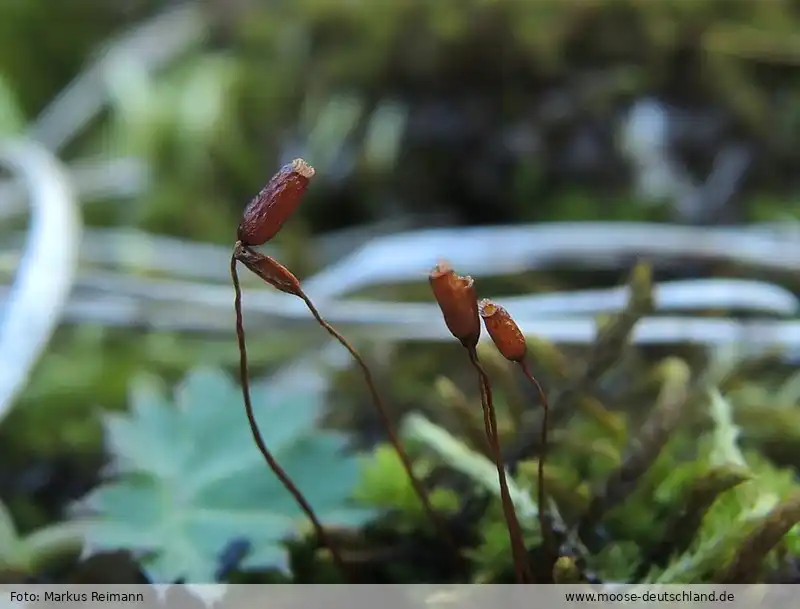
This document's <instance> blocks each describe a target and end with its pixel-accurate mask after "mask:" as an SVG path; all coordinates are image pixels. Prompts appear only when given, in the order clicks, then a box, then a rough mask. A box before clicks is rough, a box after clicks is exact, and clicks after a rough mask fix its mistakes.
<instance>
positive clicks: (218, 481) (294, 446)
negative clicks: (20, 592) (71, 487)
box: [81, 369, 373, 583]
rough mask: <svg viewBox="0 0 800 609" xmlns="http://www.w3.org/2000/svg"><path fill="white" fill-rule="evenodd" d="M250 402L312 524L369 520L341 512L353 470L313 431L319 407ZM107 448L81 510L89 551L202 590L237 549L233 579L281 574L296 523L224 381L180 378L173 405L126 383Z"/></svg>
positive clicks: (336, 441)
mask: <svg viewBox="0 0 800 609" xmlns="http://www.w3.org/2000/svg"><path fill="white" fill-rule="evenodd" d="M252 393H253V405H254V409H255V413H256V419H257V420H258V423H259V426H260V428H261V430H262V433H263V435H264V439H265V441H266V444H267V446H268V447H269V448H270V450H271V451H272V452H273V454H274V455H275V457H276V459H277V460H278V462H279V463H280V464H281V465H282V466H283V467H284V468H285V469H286V471H287V472H288V473H289V475H290V476H291V477H292V479H293V480H294V481H295V483H296V484H297V486H298V487H299V488H300V490H301V491H302V492H303V494H304V495H305V496H306V497H307V498H308V500H309V502H310V503H311V505H312V507H313V508H314V510H315V512H316V513H317V515H318V516H319V517H320V519H321V520H322V521H323V523H325V524H330V525H344V526H355V525H359V524H361V523H363V522H365V521H366V520H368V519H369V518H371V517H372V515H373V513H372V512H370V511H367V510H362V509H356V508H354V507H353V506H352V505H351V504H350V503H349V498H350V494H351V491H352V489H353V487H354V485H355V483H356V482H357V479H358V472H359V468H358V463H357V461H356V460H355V458H354V457H351V456H348V455H346V454H344V452H343V449H344V446H345V442H346V439H345V437H344V436H342V435H340V434H338V433H334V432H327V431H321V430H319V429H317V428H316V427H315V422H316V419H317V416H318V415H319V413H320V410H321V407H322V404H321V400H320V397H319V396H318V395H316V394H309V393H297V392H293V393H291V394H286V393H281V394H279V393H277V392H275V391H270V389H269V388H268V387H265V386H257V385H256V386H254V387H253V392H252ZM106 440H107V443H108V452H109V454H110V455H112V457H113V463H112V468H113V474H114V476H113V478H112V479H110V480H109V481H108V482H107V483H106V484H105V485H103V486H101V487H99V488H97V489H96V490H95V491H93V492H92V493H90V494H89V495H88V496H87V497H86V498H84V500H83V501H82V502H81V505H82V507H83V508H88V509H89V510H90V512H91V516H90V517H89V521H88V527H87V539H86V541H87V545H88V548H89V550H90V551H102V550H113V549H120V548H123V549H129V550H132V551H135V552H136V553H137V554H139V555H141V556H142V557H143V559H142V560H143V566H144V568H145V570H146V572H147V574H148V576H149V577H150V578H151V579H152V580H153V581H156V582H167V581H174V580H176V579H179V578H184V579H185V581H186V582H187V583H207V582H211V581H214V573H215V570H216V568H217V562H218V557H219V555H220V553H221V552H222V551H223V549H224V548H225V547H226V546H227V544H228V543H229V542H231V541H233V540H238V539H247V540H249V542H250V543H251V544H252V545H251V548H252V549H251V551H250V553H249V554H248V555H247V557H246V558H245V560H244V561H243V563H242V567H243V568H253V569H259V568H279V569H283V570H286V569H287V551H286V548H285V547H284V545H283V544H282V542H283V541H284V540H286V539H287V538H290V537H291V536H292V535H293V534H296V532H297V531H298V526H299V525H301V524H302V523H303V522H304V517H303V515H302V512H300V510H299V508H298V507H297V505H296V504H295V502H294V500H293V499H292V497H291V495H290V494H289V493H288V492H287V491H286V490H285V489H284V487H283V486H282V485H281V483H280V482H279V481H278V480H277V478H276V477H275V476H274V474H273V473H272V471H271V470H270V469H269V468H268V467H267V465H266V463H265V462H264V460H263V458H262V456H261V454H260V453H259V451H258V449H257V448H256V446H255V444H254V443H253V439H252V436H251V432H250V429H249V427H248V424H247V419H246V417H245V413H244V408H243V406H242V400H241V393H240V390H239V388H238V387H237V386H236V385H235V384H234V383H233V381H232V380H231V379H230V378H228V377H227V376H226V375H225V374H224V373H222V372H220V371H216V370H207V369H201V370H196V371H194V372H192V373H190V374H189V375H188V377H187V378H186V379H184V381H183V383H182V384H181V386H180V387H179V388H178V390H177V391H176V395H175V404H172V403H171V402H170V400H169V399H168V398H167V397H166V396H165V394H164V392H163V391H162V390H160V389H159V388H158V387H157V386H156V385H155V384H154V383H152V382H148V381H144V380H140V381H138V382H136V383H134V386H133V391H132V395H131V410H130V413H128V414H125V415H108V416H107V418H106Z"/></svg>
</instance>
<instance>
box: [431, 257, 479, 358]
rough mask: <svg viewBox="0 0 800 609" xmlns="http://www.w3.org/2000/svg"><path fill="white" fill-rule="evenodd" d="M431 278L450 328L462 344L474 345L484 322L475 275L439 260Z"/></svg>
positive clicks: (469, 347)
mask: <svg viewBox="0 0 800 609" xmlns="http://www.w3.org/2000/svg"><path fill="white" fill-rule="evenodd" d="M428 280H429V281H430V284H431V290H433V297H434V298H435V299H436V302H437V303H439V308H440V309H441V310H442V315H443V316H444V323H445V324H446V325H447V329H448V330H450V332H451V334H452V335H453V336H455V337H456V338H457V339H458V340H460V341H461V344H462V345H464V346H465V347H467V348H468V349H472V348H474V347H475V346H476V345H477V344H478V339H479V338H480V335H481V322H480V319H479V318H478V299H477V297H476V296H475V286H474V281H473V279H472V277H470V276H466V277H462V276H461V275H457V274H456V272H455V271H454V270H453V269H452V268H450V265H449V264H447V263H446V262H440V263H439V264H437V265H436V266H435V267H434V268H433V270H432V271H431V272H430V274H429V275H428Z"/></svg>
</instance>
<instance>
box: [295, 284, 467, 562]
mask: <svg viewBox="0 0 800 609" xmlns="http://www.w3.org/2000/svg"><path fill="white" fill-rule="evenodd" d="M298 295H299V296H300V298H301V299H302V300H303V302H305V303H306V306H307V307H308V310H309V311H310V312H311V315H313V316H314V319H316V320H317V323H318V324H319V325H320V326H322V328H324V329H325V331H326V332H328V334H330V335H331V336H332V337H333V338H335V339H336V340H337V341H338V342H339V343H340V344H341V345H342V346H343V347H344V348H345V349H347V351H348V352H349V353H350V355H351V356H352V357H353V359H354V360H355V361H356V363H357V364H358V366H359V367H360V368H361V372H362V374H363V376H364V380H365V381H366V383H367V387H368V388H369V392H370V394H371V396H372V401H373V402H374V404H375V408H376V409H377V410H378V414H379V415H380V417H381V420H382V422H383V426H384V428H385V429H386V433H387V435H388V436H389V441H390V442H391V443H392V446H393V447H394V449H395V451H396V452H397V456H398V457H400V461H401V462H402V464H403V468H404V469H405V471H406V474H407V475H408V478H409V480H410V481H411V484H412V486H413V487H414V491H415V492H416V494H417V497H419V500H420V503H422V506H423V508H424V510H425V512H426V513H427V515H428V518H429V519H430V520H431V522H433V524H434V525H435V526H436V528H437V529H438V530H439V534H440V535H441V537H442V538H443V539H444V541H445V542H446V543H447V545H448V546H450V550H451V551H452V552H453V555H454V557H455V558H456V560H457V559H458V557H459V553H458V546H457V545H456V543H455V541H454V539H453V537H452V535H451V534H450V530H449V529H448V528H447V525H446V524H445V522H444V520H443V519H442V518H441V516H439V514H438V513H437V512H436V510H434V509H433V505H431V502H430V498H429V497H428V493H427V492H426V491H425V488H424V487H423V486H422V483H421V482H420V480H419V478H417V476H416V475H415V474H414V470H413V468H412V465H411V460H410V459H409V458H408V455H407V454H406V451H405V450H404V449H403V446H402V445H401V444H400V439H399V437H398V435H397V430H396V428H395V425H394V422H393V421H392V419H391V417H389V413H388V411H387V410H386V407H385V406H384V404H383V401H382V400H381V397H380V395H379V394H378V390H377V389H376V388H375V382H374V380H373V378H372V372H371V371H370V369H369V366H367V363H366V362H365V361H364V359H363V358H362V357H361V354H359V353H358V351H356V349H355V348H354V347H353V346H352V345H351V344H350V343H349V342H348V341H347V339H346V338H345V337H344V336H342V335H341V334H340V333H339V331H338V330H336V328H334V327H333V326H331V325H330V324H329V323H328V322H327V321H325V319H324V318H323V317H322V315H320V313H319V311H318V310H317V307H315V306H314V303H313V302H311V299H310V298H309V297H308V296H307V295H306V293H305V292H303V291H302V290H300V292H299V294H298Z"/></svg>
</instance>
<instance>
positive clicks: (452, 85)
mask: <svg viewBox="0 0 800 609" xmlns="http://www.w3.org/2000/svg"><path fill="white" fill-rule="evenodd" d="M170 20H172V21H170ZM130 32H134V33H136V37H135V38H134V39H133V40H132V41H131V39H130V38H125V37H126V36H129V34H130ZM798 64H800V2H790V1H785V0H771V1H765V0H694V1H688V0H661V1H654V0H585V1H577V0H576V1H567V0H561V1H556V0H552V1H550V0H438V1H437V0H352V1H348V2H345V1H341V2H334V1H330V0H292V1H291V2H288V1H281V0H204V1H202V2H194V3H188V4H186V3H177V2H170V1H166V0H160V1H156V0H124V1H118V2H107V1H105V0H73V1H71V2H47V1H45V0H25V1H22V0H5V1H4V2H2V3H0V135H2V136H16V135H25V134H28V135H33V136H34V137H36V138H37V139H40V140H41V141H44V142H45V143H46V144H47V145H49V147H51V148H56V149H58V155H59V157H60V158H61V159H62V160H63V161H64V162H65V163H66V164H67V165H68V166H73V167H84V168H88V169H87V171H86V172H85V173H84V175H83V178H82V179H83V186H81V187H80V188H79V190H81V191H82V192H85V193H89V194H86V195H85V196H83V197H82V211H83V215H84V222H85V225H86V227H87V231H89V233H88V236H87V240H89V241H91V240H92V238H93V237H94V236H95V233H92V232H91V231H92V230H95V229H104V228H122V229H137V230H140V231H144V232H146V233H148V234H149V235H151V236H156V235H162V236H168V237H175V238H179V239H181V240H190V241H194V242H205V243H213V244H219V245H221V246H227V245H229V244H231V243H232V241H233V240H234V235H235V229H236V225H237V223H238V218H239V215H240V213H241V210H242V209H243V207H244V205H245V204H246V203H247V201H249V199H250V198H251V197H252V196H253V194H254V193H256V192H257V191H258V190H259V189H260V187H261V186H262V185H263V184H264V183H265V182H266V180H267V179H268V178H269V177H270V176H271V175H272V174H273V173H274V172H275V171H276V170H277V168H278V167H279V166H280V165H281V164H282V163H284V162H286V161H288V160H291V159H292V158H294V157H297V156H302V157H303V158H306V159H307V160H309V162H311V163H312V164H313V165H314V166H315V167H316V169H317V176H316V177H315V179H314V181H313V185H312V188H311V189H310V190H309V193H308V195H307V197H306V198H305V200H304V202H303V204H302V206H301V207H300V209H299V210H298V212H297V214H296V216H295V217H293V219H292V221H291V222H289V223H287V225H286V227H285V229H284V230H283V231H282V233H281V234H280V235H279V236H278V237H277V238H276V239H275V241H274V245H275V246H276V248H278V250H279V251H280V252H281V260H282V261H283V262H284V263H285V264H287V266H289V267H290V268H292V269H293V270H294V271H295V273H296V274H297V275H298V276H300V277H305V276H307V275H309V274H311V273H313V272H315V271H317V270H319V269H320V268H323V267H324V266H326V264H327V263H328V262H329V261H330V260H326V259H325V255H326V254H323V253H321V251H322V250H320V249H319V248H318V247H317V245H316V244H317V243H319V241H318V239H317V238H318V237H319V236H320V235H330V234H345V233H337V232H335V231H344V230H346V229H353V228H358V227H366V228H365V230H366V231H367V234H373V233H374V234H380V233H386V232H393V231H396V230H401V229H411V228H418V227H430V226H447V225H455V226H468V225H486V224H510V223H521V222H540V221H546V220H652V221H667V220H668V221H672V222H675V223H680V224H699V225H717V224H731V223H746V222H753V221H779V222H783V221H786V220H787V219H794V218H796V217H797V214H798V210H799V209H800V197H798V186H800V183H798V172H797V167H798V166H800V146H798V142H799V141H800V139H799V138H798V136H800V71H798V69H797V68H798ZM92 66H100V67H99V68H97V67H92ZM87 74H89V77H88V78H89V80H86V81H83V84H82V85H81V87H82V88H79V89H80V91H82V92H83V94H84V95H85V96H86V97H85V98H81V97H80V96H78V97H76V98H75V100H73V102H72V106H70V107H71V108H72V109H71V110H70V109H66V110H65V109H64V107H61V109H60V110H59V112H57V113H55V114H47V111H48V110H52V109H53V108H54V107H56V106H57V104H58V103H59V102H58V100H59V99H62V101H63V99H64V98H63V95H64V92H65V91H66V90H67V87H68V86H70V83H74V82H76V81H75V79H80V78H84V77H85V76H86V75H87ZM81 75H83V76H81ZM92 79H93V80H92ZM87 83H88V84H87ZM97 100H101V101H103V102H104V104H103V105H102V107H101V108H99V109H98V111H96V112H94V111H90V110H91V108H92V107H93V104H95V103H96V102H97ZM105 102H107V103H105ZM97 103H98V104H99V103H100V102H97ZM82 116H83V117H84V118H86V119H87V120H86V121H85V122H82V120H83V119H82V118H81V117H82ZM634 118H635V119H636V120H634ZM650 157H652V162H651V163H650V165H647V167H645V165H646V164H647V163H645V161H647V159H650ZM120 160H121V161H124V162H125V163H130V165H129V166H128V165H125V166H124V167H122V169H120V166H116V169H114V167H115V166H114V162H115V161H120ZM667 161H670V162H673V163H674V164H675V166H677V167H679V169H677V170H676V169H675V168H674V167H669V166H668V165H669V163H668V162H667ZM648 162H649V161H648ZM737 163H738V164H737ZM125 167H128V169H125ZM648 171H650V172H651V173H652V172H655V174H658V175H659V176H661V178H660V180H659V179H656V178H652V179H650V178H648V177H647V176H648V175H650V174H648V173H647V172H648ZM659 172H661V173H659ZM716 172H719V173H716ZM726 172H727V173H726ZM664 176H666V177H664ZM687 185H694V186H693V187H692V188H690V187H689V186H687ZM5 201H6V199H5V198H4V199H3V200H2V201H0V206H2V205H4V203H5ZM1 221H2V233H0V240H3V241H4V243H5V244H6V245H8V248H9V251H12V246H15V244H18V243H19V238H20V235H22V234H23V233H24V231H25V229H26V221H27V219H26V216H25V214H24V210H22V211H20V212H19V213H10V212H9V213H8V214H6V215H5V216H4V217H3V218H2V220H1ZM99 234H100V233H99V232H98V233H97V235H99ZM143 243H145V245H143V246H142V247H144V248H145V249H146V248H147V247H151V248H155V246H153V245H152V244H151V245H150V246H148V245H147V242H143ZM112 250H113V248H112ZM334 250H335V248H334ZM324 251H327V250H324ZM141 255H142V256H144V257H147V256H149V257H151V258H153V259H158V258H159V257H160V256H163V255H164V254H163V253H162V252H161V251H160V250H157V249H152V251H145V252H143V253H141ZM331 256H332V257H333V256H335V253H334V254H331ZM398 256H402V252H398ZM82 264H83V263H82ZM167 266H168V265H167ZM86 268H88V269H89V270H91V269H92V265H91V263H89V264H88V266H87V267H86ZM184 268H185V267H184ZM13 270H14V263H11V264H9V265H6V266H4V267H3V269H2V271H3V273H4V277H5V278H6V280H7V281H9V282H10V280H11V277H12V275H13ZM128 271H129V272H130V273H131V274H132V275H134V276H135V275H137V273H139V274H140V275H142V276H148V275H149V276H155V273H154V272H153V271H152V270H145V271H137V269H136V268H129V269H128ZM197 271H198V272H199V273H201V274H202V271H203V269H197ZM687 276H691V271H687ZM618 278H619V276H617V275H616V274H613V275H612V276H610V277H606V276H600V275H598V276H597V277H596V278H595V279H585V278H583V277H582V278H580V279H579V280H576V281H575V282H573V281H572V279H570V278H568V277H567V276H566V275H564V276H560V277H555V278H554V277H551V278H549V279H548V281H551V283H550V284H547V287H553V286H566V287H572V286H574V285H576V284H579V285H580V286H582V287H583V286H585V285H586V284H587V283H588V284H591V285H598V284H599V285H607V284H609V283H616V282H617V280H618ZM223 280H224V277H223ZM542 281H544V279H542ZM519 282H520V285H523V284H524V285H528V284H525V281H524V278H523V279H519ZM499 285H500V286H502V289H506V290H508V291H511V290H512V289H513V284H508V285H506V284H499ZM542 285H544V284H542ZM540 287H541V286H540ZM389 295H390V296H397V294H395V293H392V292H390V293H389ZM416 295H417V293H416V292H413V288H409V292H407V293H406V292H403V293H402V296H403V297H412V296H416ZM222 323H227V321H226V320H224V321H223V322H222ZM251 342H252V343H253V345H252V347H251V349H252V351H253V354H252V357H253V360H254V363H253V366H254V369H255V370H256V371H257V372H258V373H265V372H268V371H271V370H273V369H275V368H276V366H277V364H279V363H280V362H282V361H284V360H285V359H286V358H288V357H291V356H295V355H299V354H300V353H301V352H302V350H303V346H304V345H302V344H300V345H298V344H296V341H293V340H291V339H290V338H285V337H284V338H279V339H277V340H275V341H271V342H270V341H261V340H257V339H256V340H252V341H251ZM236 357H237V353H236V350H235V342H234V336H233V332H232V325H231V333H230V335H229V336H221V335H219V334H215V335H213V336H204V335H203V334H201V333H196V334H188V333H187V334H184V333H171V332H164V331H158V330H156V329H153V328H148V327H146V326H145V327H135V325H134V327H108V326H106V325H105V324H103V323H101V322H99V321H96V320H95V321H93V320H92V319H91V318H90V317H88V318H85V319H83V321H82V322H81V323H72V324H68V325H65V326H64V327H61V328H59V330H58V331H57V332H56V335H55V336H54V338H53V339H52V341H51V342H50V343H49V345H48V347H47V351H46V353H45V355H44V356H43V357H42V359H41V360H40V361H39V363H38V364H37V365H36V367H35V369H34V370H33V371H32V372H31V376H30V378H29V382H28V384H27V386H26V388H25V390H24V392H23V393H22V394H21V396H20V397H19V399H18V400H17V402H16V404H15V407H14V410H13V411H12V412H11V414H10V416H9V417H8V419H7V420H5V421H4V422H3V424H2V425H1V426H0V456H1V458H2V462H3V466H2V468H0V469H1V470H2V471H0V494H2V495H4V496H5V497H10V498H11V499H12V504H13V503H14V502H16V505H17V506H18V507H19V509H18V510H17V511H16V512H15V513H16V514H17V517H18V518H19V522H20V526H22V527H23V528H26V527H31V526H34V525H38V524H40V523H42V522H46V521H48V520H49V519H51V518H53V517H54V513H56V512H57V511H58V509H59V506H60V505H61V504H62V502H63V501H64V500H65V499H67V498H70V497H74V496H77V495H79V494H81V493H82V492H84V491H86V490H87V484H88V485H89V486H90V485H91V482H87V476H89V477H90V478H91V477H92V476H93V475H94V474H93V473H91V474H87V472H95V470H96V468H97V465H98V452H99V451H98V448H99V443H100V441H101V424H100V419H99V418H98V416H97V413H98V412H99V411H101V410H117V409H120V408H122V407H124V405H125V404H126V402H127V391H128V385H129V382H130V379H131V378H132V376H133V375H134V374H137V373H140V372H143V371H144V372H148V373H153V374H157V375H159V376H161V377H163V378H166V379H170V380H175V379H178V378H180V377H181V376H182V375H183V374H184V373H185V372H186V371H187V370H188V369H190V368H192V367H194V366H196V365H199V364H211V365H220V366H223V367H225V368H227V369H230V370H233V369H234V367H235V363H236ZM398 358H399V363H398V364H397V366H398V368H397V370H398V372H397V374H398V375H399V376H398V379H397V380H394V381H392V389H391V391H392V392H393V396H394V397H395V399H396V401H399V402H400V406H399V408H401V409H403V408H409V407H411V406H412V405H417V404H419V403H420V402H424V401H425V399H427V398H425V391H426V389H425V387H426V385H427V383H428V380H427V379H426V378H425V377H424V374H425V373H427V372H430V368H429V367H428V366H427V363H426V362H429V360H430V359H433V360H434V361H437V358H436V355H435V354H434V352H433V351H430V352H428V353H427V354H426V353H419V352H415V353H413V354H412V355H408V356H405V357H404V356H403V355H400V356H398ZM442 372H446V371H442ZM418 373H422V374H423V376H422V378H420V377H419V376H418ZM415 377H416V380H415ZM470 382H471V381H470ZM351 384H354V383H349V384H348V382H344V381H343V383H342V385H343V386H346V387H348V389H349V388H350V385H351ZM359 391H360V390H359ZM337 400H338V401H337V403H339V402H342V403H344V404H345V406H344V408H345V409H346V408H347V405H348V404H351V405H352V404H353V403H356V404H360V401H361V400H362V396H361V394H360V393H359V394H358V395H350V394H347V396H346V397H345V398H337ZM344 418H347V417H346V416H345V417H344ZM32 464H33V465H32ZM23 474H24V475H23ZM54 480H58V482H57V483H55V482H53V481H54ZM56 487H57V488H56Z"/></svg>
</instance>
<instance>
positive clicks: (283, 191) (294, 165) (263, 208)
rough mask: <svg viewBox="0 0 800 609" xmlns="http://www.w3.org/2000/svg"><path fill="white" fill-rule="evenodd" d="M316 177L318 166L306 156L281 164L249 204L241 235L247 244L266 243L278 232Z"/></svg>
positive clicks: (237, 232) (237, 234) (237, 235)
mask: <svg viewBox="0 0 800 609" xmlns="http://www.w3.org/2000/svg"><path fill="white" fill-rule="evenodd" d="M313 177H314V168H313V167H312V166H311V165H309V164H308V163H306V162H305V161H304V160H303V159H295V160H294V161H292V162H291V163H287V164H286V165H284V166H283V167H281V169H280V171H278V173H276V174H275V175H274V176H272V179H270V181H269V182H267V185H266V186H264V188H262V189H261V192H259V193H258V194H257V195H256V196H255V198H254V199H253V200H252V201H250V203H249V204H248V205H247V207H246V208H245V210H244V214H243V215H242V221H241V223H240V224H239V228H238V229H237V231H236V237H237V239H238V240H239V241H241V242H242V243H243V244H244V245H263V244H264V243H266V242H267V241H269V240H270V239H272V238H273V237H274V236H275V235H277V234H278V231H280V230H281V227H282V226H283V223H284V222H285V221H286V220H287V219H288V218H289V216H291V215H292V212H293V211H294V210H295V208H296V207H297V205H298V203H300V199H301V198H302V197H303V194H304V193H305V191H306V188H308V182H309V180H311V178H313Z"/></svg>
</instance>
